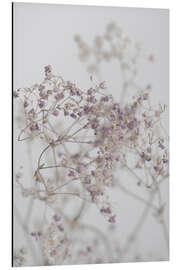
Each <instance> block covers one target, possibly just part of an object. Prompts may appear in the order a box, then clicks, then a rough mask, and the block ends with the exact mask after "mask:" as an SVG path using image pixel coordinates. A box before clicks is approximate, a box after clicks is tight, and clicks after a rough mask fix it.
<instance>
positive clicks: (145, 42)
mask: <svg viewBox="0 0 180 270" xmlns="http://www.w3.org/2000/svg"><path fill="white" fill-rule="evenodd" d="M112 21H113V22H115V23H117V24H118V25H119V26H120V27H121V29H122V31H123V33H124V35H125V36H126V35H127V37H128V38H129V39H130V40H132V42H137V43H139V44H141V47H142V55H141V59H140V61H139V62H138V74H137V78H136V82H137V83H138V84H140V85H142V86H144V87H145V86H146V85H149V84H150V85H151V89H150V92H151V97H152V103H153V104H158V103H161V104H167V105H168V103H169V93H168V91H169V32H168V31H169V30H168V29H169V28H168V27H169V19H168V11H167V10H160V9H143V8H141V9H140V8H119V7H108V8H107V7H92V6H91V7H88V6H64V5H49V4H23V3H15V4H14V67H13V68H14V89H17V88H20V87H27V86H29V85H32V84H34V83H39V82H40V81H41V80H42V79H43V68H44V66H46V65H48V64H50V65H51V66H52V67H53V70H54V73H55V74H59V75H61V76H62V77H63V78H64V79H65V80H71V81H72V82H75V83H76V84H77V85H78V86H79V87H80V88H82V89H88V88H89V87H90V86H91V82H90V79H89V76H90V74H89V73H88V72H87V70H86V65H85V64H84V63H81V62H80V60H79V58H78V53H79V51H78V47H77V44H76V43H75V41H74V36H75V35H76V34H78V35H80V36H81V37H82V39H83V40H84V41H85V42H86V43H87V44H88V45H90V46H91V45H92V44H93V42H94V38H95V36H99V35H101V34H102V33H103V32H104V31H105V28H106V25H107V24H109V23H110V22H112ZM151 54H152V55H153V56H154V63H153V64H151V63H149V62H148V57H149V55H151ZM101 71H102V72H101V80H102V81H106V82H107V86H108V91H109V93H111V94H112V95H113V96H114V97H116V98H117V100H118V98H119V96H120V94H121V75H120V69H119V65H118V63H117V62H116V61H111V62H110V63H108V64H104V65H102V67H101ZM94 78H95V80H96V79H97V80H98V78H96V75H94ZM132 95H133V93H132ZM128 97H129V98H131V93H130V94H129V96H128ZM18 113H19V108H18V106H17V104H15V106H14V119H15V120H14V121H15V125H14V174H16V173H18V172H19V171H20V170H23V181H24V183H25V185H27V186H28V185H31V181H32V177H33V172H34V169H35V166H36V163H37V157H38V154H39V153H40V152H41V151H42V149H43V146H42V145H40V144H38V143H35V144H33V146H32V145H28V144H27V143H26V142H17V136H18V133H19V124H18V122H17V121H16V119H17V117H20V115H19V114H18ZM164 126H165V128H166V130H167V131H168V113H166V114H165V119H164ZM27 153H28V154H27ZM21 166H23V169H20V167H21ZM119 177H120V179H122V181H125V186H126V187H127V188H128V189H130V190H132V191H133V192H134V193H136V194H139V195H143V196H144V195H145V196H147V194H143V193H142V191H141V190H140V189H139V188H138V187H137V185H136V184H134V183H135V182H134V181H133V180H132V179H131V177H130V176H129V175H128V174H127V173H125V172H123V173H122V172H121V174H120V175H119ZM123 183H124V182H123ZM161 188H162V197H163V198H162V200H163V201H164V202H165V203H166V212H165V221H166V224H167V226H168V183H167V181H165V183H163V184H162V186H161ZM109 195H110V198H111V199H112V201H113V203H114V207H115V208H116V209H117V212H118V216H117V230H116V232H115V233H114V235H113V233H112V237H114V239H115V240H116V241H117V245H120V246H121V245H123V244H124V243H125V242H126V239H127V237H128V235H129V232H131V231H132V230H133V227H134V224H135V223H136V222H137V220H138V218H139V216H140V215H141V213H142V211H143V209H144V205H143V204H142V203H141V202H138V201H137V200H134V199H133V198H131V197H128V196H127V194H125V193H124V192H122V191H119V190H118V191H114V190H113V191H112V193H111V194H109ZM29 202H30V201H29V199H25V198H23V197H22V196H21V193H20V192H19V190H18V189H16V188H15V189H14V205H15V208H16V209H17V210H18V212H20V214H21V218H22V219H23V220H24V221H25V222H26V221H27V220H28V225H30V227H32V228H33V226H35V224H36V223H37V220H38V219H40V218H41V216H42V215H43V209H44V208H43V207H44V206H43V204H41V203H40V202H37V201H36V202H35V203H34V205H33V214H32V215H31V217H30V218H29V217H28V216H27V214H26V213H27V209H28V207H29ZM74 202H75V203H74V204H73V206H72V209H71V210H70V211H76V207H77V204H78V202H77V201H76V199H74ZM30 204H31V202H30ZM14 213H15V214H16V210H15V211H14ZM49 215H51V213H49ZM82 220H83V221H86V223H89V224H93V225H95V226H97V227H98V228H100V229H101V230H102V231H104V232H105V233H107V230H108V225H106V224H105V221H104V219H103V217H101V216H100V215H99V212H98V211H97V209H95V207H94V206H92V207H89V208H88V211H86V212H85V213H84V214H83V216H82ZM13 229H14V246H15V248H20V247H21V246H23V245H24V246H26V236H25V235H24V234H23V232H22V228H21V227H20V225H19V218H17V217H16V216H15V218H14V228H13ZM83 237H84V238H85V237H86V236H85V235H84V236H83ZM36 248H37V247H36ZM37 254H38V252H37ZM167 259H168V250H167V247H166V243H165V240H164V235H163V232H162V228H161V226H160V225H159V224H158V223H157V222H156V220H155V219H154V218H153V216H152V213H151V214H150V215H149V216H148V218H147V220H146V223H145V225H144V226H143V227H142V229H141V233H140V235H139V237H138V239H137V241H135V242H134V243H133V245H132V248H131V250H130V253H129V254H128V255H127V257H126V258H125V259H124V261H132V260H136V261H138V260H141V261H143V260H144V261H151V260H167ZM40 263H41V261H40V260H39V264H40ZM29 264H31V265H33V264H35V263H34V262H33V261H32V258H31V256H30V259H29Z"/></svg>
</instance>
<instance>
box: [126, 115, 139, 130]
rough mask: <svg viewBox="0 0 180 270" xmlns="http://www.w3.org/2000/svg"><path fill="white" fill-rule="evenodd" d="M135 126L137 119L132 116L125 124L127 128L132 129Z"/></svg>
mask: <svg viewBox="0 0 180 270" xmlns="http://www.w3.org/2000/svg"><path fill="white" fill-rule="evenodd" d="M136 126H137V120H136V118H134V119H133V120H132V121H130V122H129V123H128V124H127V127H128V128H129V129H134V128H135V127H136Z"/></svg>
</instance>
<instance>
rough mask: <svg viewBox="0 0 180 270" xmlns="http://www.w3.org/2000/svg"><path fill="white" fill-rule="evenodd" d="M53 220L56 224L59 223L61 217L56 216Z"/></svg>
mask: <svg viewBox="0 0 180 270" xmlns="http://www.w3.org/2000/svg"><path fill="white" fill-rule="evenodd" d="M53 219H54V220H55V221H56V222H59V221H60V220H61V217H60V216H58V215H54V216H53Z"/></svg>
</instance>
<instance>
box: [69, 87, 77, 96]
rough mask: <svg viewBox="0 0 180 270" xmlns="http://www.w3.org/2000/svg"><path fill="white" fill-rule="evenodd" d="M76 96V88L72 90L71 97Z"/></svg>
mask: <svg viewBox="0 0 180 270" xmlns="http://www.w3.org/2000/svg"><path fill="white" fill-rule="evenodd" d="M75 94H76V91H75V88H72V89H71V90H70V95H71V96H74V95H75Z"/></svg>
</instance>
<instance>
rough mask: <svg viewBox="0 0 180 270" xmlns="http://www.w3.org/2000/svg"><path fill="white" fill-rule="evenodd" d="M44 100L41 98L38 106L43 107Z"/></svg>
mask: <svg viewBox="0 0 180 270" xmlns="http://www.w3.org/2000/svg"><path fill="white" fill-rule="evenodd" d="M44 104H45V103H44V101H43V100H40V101H39V103H38V105H39V108H43V107H44Z"/></svg>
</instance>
